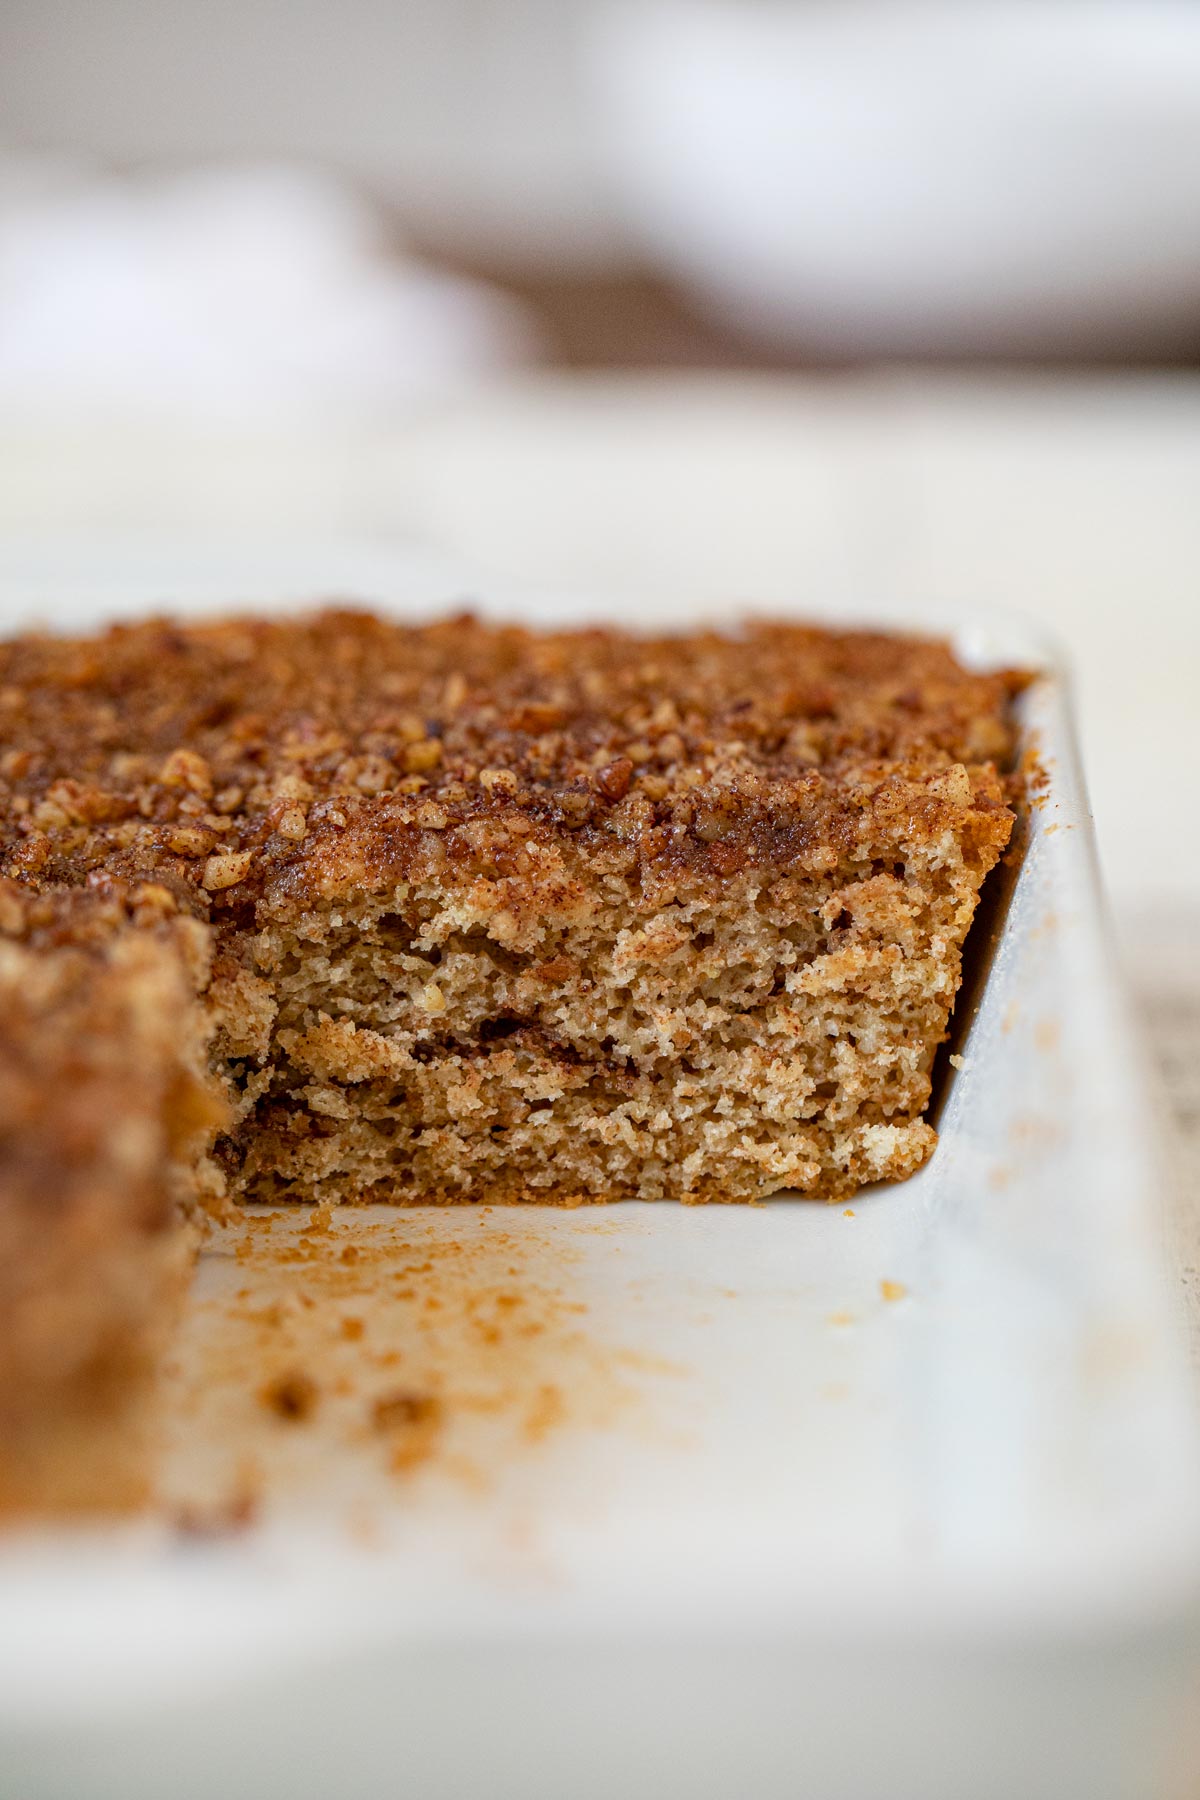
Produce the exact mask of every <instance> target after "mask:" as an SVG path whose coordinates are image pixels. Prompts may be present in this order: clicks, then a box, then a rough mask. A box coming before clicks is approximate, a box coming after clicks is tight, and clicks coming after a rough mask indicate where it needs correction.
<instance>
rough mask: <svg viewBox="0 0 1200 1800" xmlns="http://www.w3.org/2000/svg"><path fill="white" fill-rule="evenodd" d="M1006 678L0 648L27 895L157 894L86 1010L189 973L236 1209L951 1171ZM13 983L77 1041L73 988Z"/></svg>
mask: <svg viewBox="0 0 1200 1800" xmlns="http://www.w3.org/2000/svg"><path fill="white" fill-rule="evenodd" d="M1018 685H1019V679H1018V678H1017V677H1015V676H1012V675H1011V674H1004V673H1000V674H979V673H974V672H971V671H968V670H966V669H964V668H963V667H962V666H960V665H959V664H958V663H957V662H956V661H955V659H954V657H953V655H952V654H951V652H950V650H949V648H948V647H947V646H946V645H944V644H942V643H939V642H932V641H923V640H917V639H909V638H902V637H892V636H886V635H879V634H869V633H860V632H831V631H822V630H815V629H805V628H801V627H797V626H790V625H760V626H754V627H748V628H747V629H746V630H744V631H743V632H741V633H739V634H736V635H720V634H716V633H704V634H696V635H692V636H688V637H679V638H657V639H654V638H643V637H638V636H635V635H632V634H626V633H620V632H615V631H599V630H597V631H591V632H577V633H545V634H539V633H533V632H528V631H524V630H520V629H516V628H496V627H492V626H488V625H484V624H481V623H479V622H477V621H476V620H474V619H471V618H469V617H464V618H458V619H452V620H446V621H443V622H441V623H438V624H434V625H429V626H424V627H417V626H405V625H398V624H395V623H389V622H385V621H383V620H380V619H377V618H374V617H372V616H370V615H367V614H362V613H350V612H328V613H324V614H321V615H319V616H316V617H313V618H308V619H301V620H292V621H288V622H283V623H281V622H275V621H237V622H233V623H222V624H217V625H192V626H187V627H182V626H176V625H172V624H169V623H163V622H153V623H149V624H143V625H137V626H133V627H125V628H121V629H117V630H113V631H111V632H109V633H108V634H107V635H105V636H103V637H99V638H96V639H90V640H61V639H54V638H50V637H38V638H33V637H30V638H25V639H22V640H18V641H16V642H14V643H12V644H10V645H8V646H7V647H6V648H5V649H4V650H3V651H2V652H0V730H2V734H3V735H2V737H0V778H2V779H3V784H4V785H3V791H2V795H0V820H2V824H3V847H4V866H5V869H6V872H7V874H8V876H9V877H10V879H11V880H12V881H13V882H14V883H15V884H16V888H17V889H18V890H19V891H20V892H21V893H23V894H25V895H29V896H43V897H49V899H50V903H51V904H52V905H53V906H62V907H67V908H68V910H69V905H70V902H69V900H68V899H64V898H63V897H62V896H63V895H64V894H69V892H70V891H71V890H76V889H80V888H87V887H88V886H89V885H90V886H91V887H92V888H93V889H95V890H97V891H99V892H101V893H105V892H113V893H120V894H121V895H130V894H133V893H135V892H136V891H138V890H139V889H145V888H146V887H147V885H148V886H149V888H150V890H151V891H152V892H153V893H154V894H155V895H158V896H161V897H162V898H161V899H160V900H159V901H157V902H156V904H158V905H160V906H161V907H162V908H163V909H164V918H165V915H166V912H167V911H168V910H169V911H170V915H171V918H172V920H173V921H174V923H173V925H172V927H171V929H170V930H168V929H167V928H166V926H165V924H164V923H162V922H160V923H159V925H158V926H157V927H156V928H155V931H152V932H150V933H149V935H148V936H147V933H146V932H145V930H144V929H143V928H142V927H139V926H138V925H137V924H136V923H135V922H134V920H133V917H132V912H131V910H130V909H131V907H132V908H133V910H136V903H131V902H128V901H122V902H121V904H122V905H123V906H124V907H125V909H126V911H127V912H129V913H130V916H129V917H128V918H126V919H125V920H124V921H123V922H121V921H115V922H114V923H113V926H112V930H113V945H112V947H110V948H109V949H108V950H106V951H105V952H104V954H103V956H102V957H101V958H100V961H99V962H98V963H97V964H95V968H96V969H97V971H99V972H98V973H97V974H96V975H95V977H94V980H95V982H96V984H97V986H96V989H95V993H96V995H100V994H102V993H104V992H106V991H107V990H106V989H105V987H104V983H105V980H106V979H107V978H108V975H107V972H108V971H113V970H116V969H117V967H118V966H120V967H124V964H123V963H122V962H121V958H122V957H124V956H125V955H126V954H130V953H129V952H126V951H125V950H124V949H122V948H119V947H118V946H120V945H122V944H123V943H124V941H125V940H126V939H127V938H129V937H130V935H131V934H137V933H138V932H139V931H140V932H141V933H142V937H143V938H144V939H145V940H146V944H147V945H148V944H149V943H150V942H153V944H154V945H155V946H156V949H155V953H154V954H155V955H156V956H159V957H163V958H166V959H167V960H168V961H170V960H171V959H174V967H175V969H176V976H177V979H178V982H179V983H181V984H182V985H181V987H180V996H181V997H180V998H179V999H178V1000H177V1001H172V1002H171V1004H170V1005H169V1006H168V1008H167V1012H168V1013H170V1014H171V1015H172V1016H173V1017H174V1018H175V1019H176V1020H177V1028H178V1031H179V1033H180V1034H181V1041H182V1039H184V1038H186V1039H187V1042H188V1043H189V1044H194V1043H195V1042H198V1041H199V1039H200V1038H204V1039H206V1040H207V1041H208V1044H209V1049H208V1052H207V1055H208V1067H209V1071H210V1084H211V1087H212V1090H213V1092H214V1093H219V1095H220V1098H221V1103H222V1105H223V1106H224V1107H225V1109H226V1124H225V1127H224V1129H223V1130H221V1131H214V1133H213V1137H214V1142H213V1144H212V1151H213V1156H214V1158H215V1162H216V1165H217V1166H218V1167H219V1169H220V1171H221V1178H222V1179H223V1181H224V1183H225V1184H226V1187H227V1189H228V1191H229V1192H230V1193H231V1194H233V1195H234V1196H235V1197H239V1198H242V1199H247V1200H279V1199H297V1200H309V1201H344V1200H367V1199H388V1200H398V1201H453V1200H482V1199H487V1200H498V1199H504V1200H546V1201H558V1202H576V1201H581V1200H606V1199H619V1198H633V1197H636V1198H642V1199H659V1198H675V1199H679V1200H685V1201H699V1200H752V1199H756V1198H759V1197H761V1196H764V1195H767V1194H770V1193H772V1192H774V1191H776V1190H778V1189H780V1188H790V1189H794V1190H796V1191H799V1192H801V1193H804V1194H808V1195H812V1196H819V1197H822V1198H826V1199H832V1198H836V1197H840V1196H843V1195H846V1194H848V1193H850V1192H851V1191H853V1189H855V1188H856V1187H857V1186H858V1185H860V1184H861V1183H863V1182H866V1181H873V1180H877V1179H880V1178H885V1177H886V1178H894V1177H899V1176H904V1175H907V1174H909V1173H911V1172H912V1171H913V1170H914V1169H916V1168H918V1167H919V1166H920V1164H921V1163H922V1162H923V1161H924V1160H925V1158H926V1157H927V1156H928V1155H929V1153H930V1151H931V1149H932V1148H933V1144H934V1141H935V1140H934V1133H933V1130H932V1128H931V1127H930V1125H929V1124H928V1123H927V1122H926V1121H925V1120H924V1118H923V1117H922V1113H923V1110H924V1108H925V1106H926V1104H927V1101H928V1097H929V1091H930V1070H931V1065H932V1062H933V1057H934V1053H935V1051H936V1048H937V1046H938V1044H939V1042H940V1041H941V1039H942V1037H943V1036H944V1034H945V1031H946V1025H947V1020H948V1017H949V1013H950V1009H951V1006H952V1004H953V1000H954V995H955V992H956V989H957V987H958V982H959V975H960V959H961V952H962V946H963V941H964V939H965V936H966V933H967V930H968V928H969V926H970V923H971V918H972V915H973V913H974V910H975V906H976V902H977V899H978V895H979V890H980V886H981V884H982V882H983V881H984V879H985V877H986V876H987V874H988V872H989V870H990V869H991V868H992V867H993V865H994V864H995V862H996V861H997V859H998V857H999V856H1000V854H1001V852H1002V851H1003V849H1004V847H1005V845H1006V843H1007V841H1008V838H1009V834H1010V831H1011V827H1012V818H1013V815H1012V810H1011V807H1010V804H1009V799H1008V795H1007V792H1006V782H1005V771H1006V770H1007V768H1008V766H1009V763H1010V760H1011V755H1012V744H1013V738H1012V727H1011V723H1010V717H1009V714H1010V702H1011V698H1012V695H1013V693H1014V691H1015V689H1016V687H1017V686H1018ZM191 921H194V922H195V928H196V929H198V930H199V933H200V935H201V936H202V938H203V939H204V944H205V949H204V954H203V955H198V954H197V952H196V948H195V944H194V943H192V944H191V947H190V948H186V946H185V937H186V933H185V934H184V935H183V936H181V935H180V932H181V928H182V926H183V925H184V923H185V922H189V924H188V929H189V930H191V929H192V926H191V924H190V922H191ZM172 933H173V934H174V935H172ZM143 953H145V950H143V952H139V954H143ZM57 954H59V952H58V951H57V950H56V949H55V948H54V946H53V944H52V943H51V942H50V941H49V940H47V939H44V938H41V939H37V940H36V941H31V942H30V943H29V945H28V946H27V948H26V949H24V950H23V951H22V952H21V955H22V956H23V957H25V958H28V959H29V961H28V962H27V963H25V964H23V965H22V966H23V967H28V968H30V969H34V968H36V967H37V965H38V963H39V959H44V960H45V966H46V968H47V969H48V968H49V967H50V966H51V965H52V962H53V958H54V956H55V955H57ZM72 954H74V952H72ZM72 966H74V965H72ZM87 966H89V967H91V966H92V965H90V964H89V965H87ZM164 979H165V975H164ZM172 979H175V977H173V978H172ZM14 980H15V983H16V986H17V988H18V989H20V988H21V987H22V986H23V983H24V981H25V977H23V976H22V974H21V973H20V971H19V969H18V972H17V973H16V975H15V976H14ZM39 984H40V985H39ZM185 990H186V996H187V997H186V1000H185V999H184V998H183V997H182V996H183V994H184V991H185ZM68 991H70V992H73V991H74V990H73V989H71V988H70V984H69V983H68ZM28 995H29V1006H30V1008H31V1010H32V1014H33V1016H34V1017H35V1018H40V1019H42V1021H43V1026H44V1029H45V1030H47V1031H48V1032H50V1033H52V1034H53V1033H54V1032H55V1031H57V1030H58V1029H59V1027H60V1026H61V1025H62V1022H63V1021H64V1020H66V1019H68V1018H69V1017H70V1013H69V1006H68V1002H67V1001H66V1000H64V999H60V998H59V997H58V989H57V988H56V986H55V982H54V978H53V977H52V976H51V975H49V974H43V973H38V974H37V975H36V976H34V975H32V974H31V975H30V977H29V985H28ZM71 1004H74V1002H72V1003H71ZM81 1004H85V1005H86V1004H92V1002H91V1001H87V1002H81ZM96 1004H97V1006H99V1005H100V1002H99V1000H98V999H97V1000H96ZM102 1010H103V1009H102V1008H101V1010H100V1011H99V1012H98V1013H97V1019H98V1020H99V1019H100V1017H101V1016H102ZM118 1013H119V1009H118ZM116 1016H117V1015H114V1018H115V1017H116ZM56 1021H57V1022H58V1023H57V1024H56V1023H55V1022H56ZM30 1029H32V1027H30ZM65 1029H66V1030H67V1031H68V1032H69V1031H70V1029H71V1028H70V1027H69V1026H67V1027H66V1028H65ZM21 1030H22V1031H24V1030H26V1027H25V1026H22V1027H21ZM168 1035H170V1034H169V1033H168ZM89 1041H91V1042H93V1043H94V1044H95V1045H96V1046H97V1054H99V1053H100V1052H99V1047H100V1046H102V1045H107V1047H108V1048H107V1049H106V1050H105V1051H104V1055H105V1056H107V1054H108V1050H113V1051H114V1053H115V1056H116V1059H117V1061H118V1063H119V1061H120V1057H121V1046H122V1045H123V1044H130V1045H132V1043H133V1042H134V1039H133V1038H132V1037H131V1036H130V1034H129V1033H128V1031H126V1030H125V1029H124V1028H123V1027H121V1026H119V1025H118V1024H116V1023H114V1024H113V1026H112V1028H111V1029H108V1028H106V1027H105V1026H104V1025H103V1024H102V1023H97V1025H96V1027H95V1030H94V1031H93V1033H92V1035H91V1038H90V1040H89ZM187 1054H188V1055H189V1056H190V1055H192V1051H191V1050H189V1051H188V1053H187ZM166 1060H167V1062H169V1054H167V1056H166ZM164 1066H166V1064H165V1063H164ZM133 1087H134V1091H135V1092H136V1083H135V1084H133ZM118 1090H119V1083H118V1084H117V1086H116V1087H114V1090H113V1091H114V1096H115V1098H114V1106H115V1107H116V1110H117V1113H118V1116H119V1115H120V1113H121V1112H122V1111H123V1110H124V1108H125V1103H124V1102H123V1101H122V1100H121V1098H120V1094H119V1091H118ZM155 1104H156V1105H157V1106H158V1107H159V1111H160V1114H163V1109H164V1108H166V1109H167V1111H169V1102H168V1101H167V1100H166V1098H165V1095H164V1094H160V1095H159V1099H158V1101H157V1102H155ZM133 1105H134V1102H133V1101H132V1100H131V1101H130V1106H131V1107H132V1106H133ZM163 1116H165V1114H163ZM30 1129H31V1130H32V1132H33V1134H34V1137H36V1134H37V1129H38V1128H37V1127H36V1125H31V1127H30ZM47 1135H48V1136H49V1135H51V1131H50V1127H48V1128H47ZM170 1139H171V1133H170V1132H169V1131H168V1132H167V1134H166V1138H165V1139H163V1140H161V1141H163V1142H166V1141H168V1140H170ZM31 1141H32V1140H31ZM172 1141H173V1140H172ZM104 1154H105V1153H104V1149H103V1145H102V1144H100V1143H99V1142H98V1143H97V1154H96V1164H95V1167H96V1171H97V1174H96V1180H97V1182H98V1183H99V1184H100V1188H101V1189H103V1182H104V1179H105V1178H104V1177H103V1170H104V1168H105V1167H106V1164H105V1161H104ZM174 1154H175V1152H174V1150H172V1152H171V1155H172V1156H173V1155H174ZM160 1188H161V1183H160ZM161 1191H165V1189H162V1190H161ZM156 1204H157V1203H156ZM4 1206H5V1208H8V1207H9V1202H8V1200H7V1198H6V1199H5V1200H4ZM25 1210H26V1208H25V1203H24V1202H21V1203H19V1205H18V1208H17V1211H18V1214H19V1215H20V1216H24V1211H25ZM66 1211H67V1212H68V1213H69V1212H70V1211H71V1209H70V1208H67V1209H66ZM56 1216H57V1215H56V1214H55V1211H54V1206H53V1203H52V1202H51V1200H50V1197H49V1190H48V1191H47V1196H46V1207H45V1217H46V1219H47V1221H48V1223H49V1224H50V1225H51V1229H57V1227H56V1226H54V1225H53V1224H52V1222H53V1220H54V1219H55V1218H56ZM22 1254H25V1253H24V1252H22ZM29 1254H33V1255H36V1254H37V1252H36V1251H34V1252H30V1253H29Z"/></svg>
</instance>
